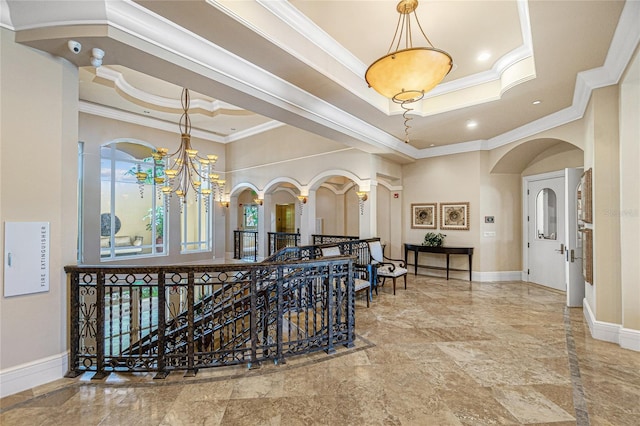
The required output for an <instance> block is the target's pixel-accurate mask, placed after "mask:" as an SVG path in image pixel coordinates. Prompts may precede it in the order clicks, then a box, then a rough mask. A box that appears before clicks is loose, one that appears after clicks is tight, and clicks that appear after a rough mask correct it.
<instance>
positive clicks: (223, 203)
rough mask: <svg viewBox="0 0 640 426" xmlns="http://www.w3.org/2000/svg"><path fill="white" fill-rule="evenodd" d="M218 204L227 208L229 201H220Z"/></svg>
mask: <svg viewBox="0 0 640 426" xmlns="http://www.w3.org/2000/svg"><path fill="white" fill-rule="evenodd" d="M220 206H222V207H226V208H229V202H228V201H220Z"/></svg>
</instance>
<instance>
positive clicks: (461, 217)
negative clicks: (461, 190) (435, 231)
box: [440, 202, 469, 231]
mask: <svg viewBox="0 0 640 426" xmlns="http://www.w3.org/2000/svg"><path fill="white" fill-rule="evenodd" d="M440 229H458V230H462V231H467V230H469V203H468V202H467V203H440Z"/></svg>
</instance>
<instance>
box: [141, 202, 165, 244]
mask: <svg viewBox="0 0 640 426" xmlns="http://www.w3.org/2000/svg"><path fill="white" fill-rule="evenodd" d="M142 220H144V221H146V222H147V231H151V230H152V229H153V228H152V227H153V225H154V223H155V227H156V243H157V244H161V243H162V237H163V235H164V206H156V208H155V211H154V209H153V208H150V209H149V211H148V212H147V214H146V215H145V216H144V217H143V218H142Z"/></svg>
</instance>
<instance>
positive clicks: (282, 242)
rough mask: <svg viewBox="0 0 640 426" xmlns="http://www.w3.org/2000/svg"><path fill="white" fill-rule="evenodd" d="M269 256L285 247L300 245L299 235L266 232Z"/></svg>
mask: <svg viewBox="0 0 640 426" xmlns="http://www.w3.org/2000/svg"><path fill="white" fill-rule="evenodd" d="M267 236H268V238H269V256H271V255H272V254H274V253H275V252H277V251H279V250H281V249H283V248H285V247H295V246H297V245H298V244H299V243H300V233H295V232H268V233H267Z"/></svg>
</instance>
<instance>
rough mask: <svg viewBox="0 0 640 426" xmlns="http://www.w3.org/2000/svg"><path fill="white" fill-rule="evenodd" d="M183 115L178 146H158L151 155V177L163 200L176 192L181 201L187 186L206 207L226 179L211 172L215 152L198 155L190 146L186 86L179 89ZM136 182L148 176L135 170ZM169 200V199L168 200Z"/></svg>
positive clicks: (220, 189) (188, 101)
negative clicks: (173, 147) (172, 151)
mask: <svg viewBox="0 0 640 426" xmlns="http://www.w3.org/2000/svg"><path fill="white" fill-rule="evenodd" d="M181 102H182V110H183V112H182V116H181V117H180V121H179V124H178V125H179V129H180V147H179V148H178V150H177V151H176V152H174V153H172V154H169V150H168V149H167V148H158V150H157V151H154V152H153V153H152V154H151V156H152V158H153V163H154V168H153V180H154V182H155V184H156V185H157V187H158V193H159V194H162V195H164V196H165V200H167V201H168V198H169V197H171V196H172V194H175V195H177V196H178V198H179V199H180V201H181V205H182V204H183V203H184V202H185V201H186V197H187V194H188V193H189V190H193V192H194V193H195V196H196V197H198V196H203V197H205V198H204V201H205V206H206V208H207V210H208V208H209V198H210V196H211V195H213V196H214V198H215V196H216V193H218V194H219V196H220V200H222V190H223V188H224V184H225V181H224V179H220V175H218V174H216V173H213V167H214V165H215V163H216V161H217V160H218V156H217V155H214V154H206V155H205V156H201V155H199V154H198V151H197V150H195V149H193V147H192V146H191V119H190V118H189V104H190V102H191V97H190V95H189V89H187V88H184V89H182V95H181ZM136 178H137V180H138V182H139V183H140V184H141V185H142V183H143V182H145V181H146V180H147V178H148V175H147V173H145V172H142V171H140V170H138V173H136ZM167 204H168V203H167Z"/></svg>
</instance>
